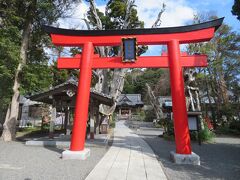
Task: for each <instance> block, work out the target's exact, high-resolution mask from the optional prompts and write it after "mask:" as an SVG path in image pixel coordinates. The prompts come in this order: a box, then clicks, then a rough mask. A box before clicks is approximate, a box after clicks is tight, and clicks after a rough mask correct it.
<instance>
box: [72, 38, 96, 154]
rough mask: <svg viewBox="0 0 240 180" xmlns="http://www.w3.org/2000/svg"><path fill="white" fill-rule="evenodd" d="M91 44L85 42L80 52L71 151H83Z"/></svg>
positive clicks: (91, 56) (89, 83) (90, 69)
mask: <svg viewBox="0 0 240 180" xmlns="http://www.w3.org/2000/svg"><path fill="white" fill-rule="evenodd" d="M93 53H94V51H93V44H92V43H91V42H86V43H85V44H84V46H83V50H82V59H81V64H80V67H79V68H80V69H81V70H80V74H79V82H78V90H77V97H76V106H75V115H74V122H73V130H72V139H71V146H70V150H71V151H83V150H84V144H85V136H86V126H87V120H88V105H89V96H90V85H91V78H92V60H93V59H92V58H93Z"/></svg>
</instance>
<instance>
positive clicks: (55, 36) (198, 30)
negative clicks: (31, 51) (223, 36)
mask: <svg viewBox="0 0 240 180" xmlns="http://www.w3.org/2000/svg"><path fill="white" fill-rule="evenodd" d="M223 19H224V18H220V19H216V20H213V21H208V22H204V23H200V24H194V25H189V26H179V27H167V28H151V29H121V30H70V29H61V28H55V27H50V26H44V29H45V31H46V32H47V33H49V34H50V35H51V38H52V42H53V44H55V45H57V46H82V45H83V44H84V43H86V42H92V43H93V45H95V46H118V45H120V44H121V42H122V38H123V37H136V38H137V42H138V44H139V45H158V44H167V43H168V42H169V41H171V40H173V39H176V40H178V41H179V43H180V44H184V43H197V42H204V41H209V40H210V39H211V38H212V37H213V36H214V32H215V31H216V30H217V29H218V28H219V27H220V26H221V24H222V22H223Z"/></svg>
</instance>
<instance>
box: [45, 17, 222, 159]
mask: <svg viewBox="0 0 240 180" xmlns="http://www.w3.org/2000/svg"><path fill="white" fill-rule="evenodd" d="M222 21H223V18H221V19H216V20H213V21H209V22H205V23H201V24H196V25H190V26H182V27H171V28H155V29H127V30H91V31H89V30H68V29H60V28H54V27H49V26H45V30H46V31H47V32H48V33H49V34H50V35H51V38H52V42H53V44H55V45H56V46H81V47H83V49H82V55H77V56H75V57H71V58H59V59H58V68H60V69H73V68H76V69H81V71H80V76H79V84H78V92H77V99H76V106H75V116H74V124H73V131H72V139H71V146H70V151H72V152H81V151H84V144H85V134H86V123H87V118H88V105H89V95H90V84H91V76H92V69H97V68H103V69H104V68H146V67H147V68H160V67H161V68H169V69H170V80H171V94H172V101H173V116H174V132H175V143H176V153H177V154H183V155H189V154H191V153H192V150H191V144H190V136H189V128H188V120H187V110H186V100H185V94H184V81H183V72H182V68H183V67H205V66H207V56H205V55H192V56H188V55H181V52H180V44H185V43H197V42H204V41H209V40H210V39H211V38H212V37H213V36H214V32H215V31H216V30H217V29H218V27H219V26H221V24H222ZM129 37H134V38H136V39H137V42H138V44H139V45H160V44H165V45H167V47H168V55H165V56H157V57H152V56H147V57H139V58H138V60H137V61H135V62H122V60H121V59H122V58H121V57H105V58H104V57H98V56H97V55H94V46H116V45H117V46H119V45H121V42H122V38H129Z"/></svg>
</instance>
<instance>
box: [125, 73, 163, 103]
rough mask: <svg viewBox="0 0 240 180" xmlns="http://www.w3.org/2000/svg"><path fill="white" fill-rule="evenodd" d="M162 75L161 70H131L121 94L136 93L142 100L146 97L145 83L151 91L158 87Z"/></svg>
mask: <svg viewBox="0 0 240 180" xmlns="http://www.w3.org/2000/svg"><path fill="white" fill-rule="evenodd" d="M162 74H163V70H162V69H151V68H149V69H146V70H144V71H141V70H132V71H131V72H129V73H128V74H127V76H126V78H125V84H124V88H123V93H126V94H131V93H138V94H141V95H142V97H143V99H145V97H146V95H147V89H146V83H148V84H149V85H150V86H151V87H152V89H155V87H156V86H158V82H159V79H160V77H161V76H162Z"/></svg>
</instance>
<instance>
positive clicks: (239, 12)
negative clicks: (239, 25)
mask: <svg viewBox="0 0 240 180" xmlns="http://www.w3.org/2000/svg"><path fill="white" fill-rule="evenodd" d="M232 14H233V15H235V16H237V19H238V20H239V21H240V0H234V4H233V6H232Z"/></svg>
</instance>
